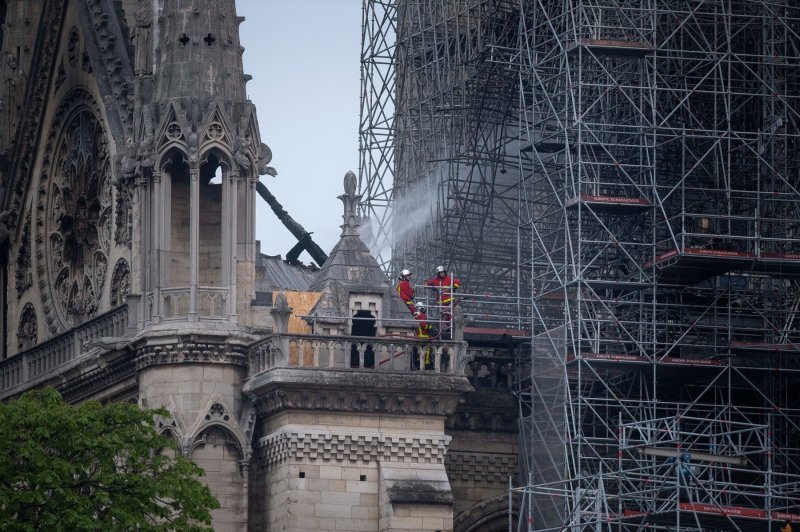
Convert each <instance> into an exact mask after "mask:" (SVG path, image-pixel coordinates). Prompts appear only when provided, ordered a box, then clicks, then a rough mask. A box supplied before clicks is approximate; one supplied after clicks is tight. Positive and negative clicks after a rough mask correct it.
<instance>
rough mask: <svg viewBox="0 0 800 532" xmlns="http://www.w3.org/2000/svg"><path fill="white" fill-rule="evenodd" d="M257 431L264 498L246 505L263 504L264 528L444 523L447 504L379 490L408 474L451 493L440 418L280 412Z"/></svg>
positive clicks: (448, 525)
mask: <svg viewBox="0 0 800 532" xmlns="http://www.w3.org/2000/svg"><path fill="white" fill-rule="evenodd" d="M262 433H263V434H266V435H265V436H264V437H262V438H261V439H260V441H259V442H258V443H257V446H258V448H257V449H255V451H256V452H257V453H258V455H259V462H260V463H261V467H262V468H263V469H262V470H263V471H264V472H265V475H266V478H265V483H264V490H263V491H264V495H263V496H264V500H262V501H260V503H258V502H256V501H253V500H252V499H251V504H254V505H255V504H261V505H263V507H264V511H263V513H262V515H261V519H260V520H261V522H263V523H265V524H266V529H268V530H286V531H293V532H301V531H317V530H341V531H353V532H356V531H367V530H371V531H374V530H398V531H399V530H415V531H417V530H430V531H431V532H433V531H435V530H442V531H445V530H452V519H453V514H452V504H433V505H428V504H424V503H402V504H397V503H393V502H392V501H391V498H392V494H391V493H390V492H389V490H387V489H386V477H387V476H388V477H390V478H391V479H392V482H395V484H397V482H396V480H397V478H398V477H402V478H403V480H402V481H400V482H401V483H402V482H407V480H408V479H412V478H413V479H416V480H418V481H421V482H423V483H426V485H427V486H428V487H430V485H431V484H434V485H436V489H439V490H440V491H445V492H446V494H447V495H448V496H450V497H452V496H451V495H450V490H449V484H447V475H446V472H445V470H444V456H445V453H446V451H447V444H448V443H449V437H448V436H445V435H444V425H443V420H442V419H436V418H429V417H422V416H396V415H380V414H351V413H340V414H337V413H330V412H326V413H313V412H289V413H286V412H284V413H281V414H278V415H275V416H273V417H272V418H270V419H268V420H267V422H266V423H264V426H263V432H262ZM398 471H401V472H402V473H401V474H399V475H398ZM392 493H394V492H392Z"/></svg>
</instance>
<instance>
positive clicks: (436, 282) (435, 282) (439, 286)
mask: <svg viewBox="0 0 800 532" xmlns="http://www.w3.org/2000/svg"><path fill="white" fill-rule="evenodd" d="M425 286H428V287H430V288H434V289H436V304H437V305H439V307H440V309H441V317H442V321H443V322H449V321H450V320H451V318H452V308H453V307H454V306H455V305H456V302H455V299H454V298H453V292H454V291H455V290H458V289H459V288H461V281H460V280H458V279H456V278H455V277H451V276H449V275H447V270H445V269H444V266H437V267H436V276H435V277H433V278H432V279H429V280H428V281H427V282H426V283H425Z"/></svg>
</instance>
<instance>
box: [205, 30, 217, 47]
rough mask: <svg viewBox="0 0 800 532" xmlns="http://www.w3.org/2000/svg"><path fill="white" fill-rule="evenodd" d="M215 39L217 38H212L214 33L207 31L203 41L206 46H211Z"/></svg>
mask: <svg viewBox="0 0 800 532" xmlns="http://www.w3.org/2000/svg"><path fill="white" fill-rule="evenodd" d="M216 40H217V39H215V38H214V34H213V33H209V34H208V35H206V36H205V38H204V39H203V42H204V43H206V44H207V45H208V46H211V45H212V44H214V43H215V42H216Z"/></svg>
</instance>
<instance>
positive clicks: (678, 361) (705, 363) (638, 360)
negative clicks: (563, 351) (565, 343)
mask: <svg viewBox="0 0 800 532" xmlns="http://www.w3.org/2000/svg"><path fill="white" fill-rule="evenodd" d="M579 360H586V361H589V362H609V363H612V364H659V365H663V366H693V367H697V366H701V367H709V366H713V367H722V366H727V365H728V362H727V361H726V360H717V359H710V358H681V357H664V358H660V359H656V360H654V359H651V358H648V357H643V356H640V355H623V354H614V353H581V354H580V355H579V356H577V357H575V356H571V357H569V358H568V360H567V361H568V362H577V361H579Z"/></svg>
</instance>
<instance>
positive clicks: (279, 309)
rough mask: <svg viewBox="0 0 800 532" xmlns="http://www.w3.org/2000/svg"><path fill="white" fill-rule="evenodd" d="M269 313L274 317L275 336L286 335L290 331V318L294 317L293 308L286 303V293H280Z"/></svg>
mask: <svg viewBox="0 0 800 532" xmlns="http://www.w3.org/2000/svg"><path fill="white" fill-rule="evenodd" d="M269 313H270V314H271V315H272V321H273V322H274V325H273V330H274V331H275V334H286V333H287V332H288V331H289V316H291V315H292V307H290V306H289V302H288V301H286V293H284V292H278V295H277V296H275V301H274V302H273V306H272V310H270V311H269Z"/></svg>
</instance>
